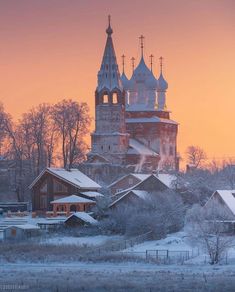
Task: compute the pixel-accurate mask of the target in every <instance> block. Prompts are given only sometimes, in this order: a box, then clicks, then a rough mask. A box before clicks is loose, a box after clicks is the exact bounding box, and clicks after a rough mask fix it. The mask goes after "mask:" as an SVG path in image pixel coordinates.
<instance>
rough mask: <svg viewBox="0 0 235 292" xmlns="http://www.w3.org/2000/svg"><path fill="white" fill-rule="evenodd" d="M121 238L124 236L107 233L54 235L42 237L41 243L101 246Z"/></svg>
mask: <svg viewBox="0 0 235 292" xmlns="http://www.w3.org/2000/svg"><path fill="white" fill-rule="evenodd" d="M121 238H122V237H121V236H106V235H96V236H85V237H74V236H63V237H61V236H54V237H51V238H46V239H45V238H44V239H42V240H41V244H51V245H78V246H82V245H86V246H100V245H103V244H105V243H107V242H109V241H110V240H120V239H121Z"/></svg>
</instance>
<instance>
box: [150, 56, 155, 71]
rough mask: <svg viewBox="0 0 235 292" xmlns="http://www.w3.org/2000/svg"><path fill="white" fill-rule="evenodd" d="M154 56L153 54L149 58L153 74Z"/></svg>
mask: <svg viewBox="0 0 235 292" xmlns="http://www.w3.org/2000/svg"><path fill="white" fill-rule="evenodd" d="M153 57H154V56H153V54H151V55H150V56H149V58H150V68H151V72H153Z"/></svg>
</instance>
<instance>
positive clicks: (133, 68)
mask: <svg viewBox="0 0 235 292" xmlns="http://www.w3.org/2000/svg"><path fill="white" fill-rule="evenodd" d="M131 65H132V71H133V72H134V70H135V58H134V57H132V58H131Z"/></svg>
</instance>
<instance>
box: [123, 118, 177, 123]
mask: <svg viewBox="0 0 235 292" xmlns="http://www.w3.org/2000/svg"><path fill="white" fill-rule="evenodd" d="M126 123H129V124H131V123H165V124H173V125H178V123H177V122H175V121H173V120H170V119H163V118H159V117H156V116H155V117H151V118H129V119H126Z"/></svg>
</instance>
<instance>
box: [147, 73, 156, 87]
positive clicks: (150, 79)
mask: <svg viewBox="0 0 235 292" xmlns="http://www.w3.org/2000/svg"><path fill="white" fill-rule="evenodd" d="M146 85H147V87H148V88H149V89H157V85H158V82H157V79H156V78H155V77H154V75H153V73H152V72H151V75H150V76H149V77H148V79H147V81H146Z"/></svg>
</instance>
